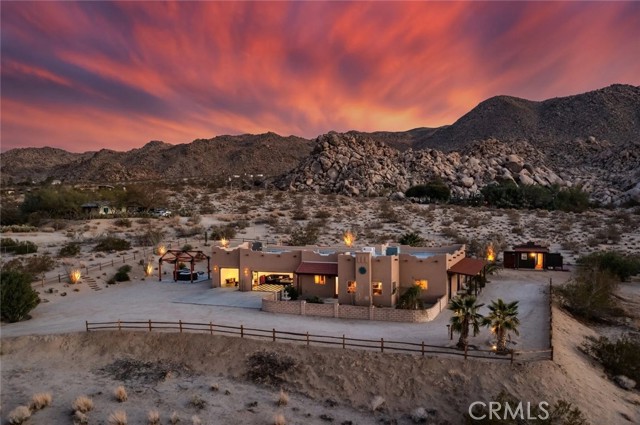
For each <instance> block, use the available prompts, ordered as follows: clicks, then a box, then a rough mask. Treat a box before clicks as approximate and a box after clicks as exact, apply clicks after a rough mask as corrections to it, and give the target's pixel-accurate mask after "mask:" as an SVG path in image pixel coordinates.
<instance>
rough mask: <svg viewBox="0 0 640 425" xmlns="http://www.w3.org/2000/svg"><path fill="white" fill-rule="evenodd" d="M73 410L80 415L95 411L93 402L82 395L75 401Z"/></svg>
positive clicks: (72, 406)
mask: <svg viewBox="0 0 640 425" xmlns="http://www.w3.org/2000/svg"><path fill="white" fill-rule="evenodd" d="M71 408H72V409H73V410H75V411H78V412H80V413H87V412H90V411H92V410H93V400H91V399H90V398H89V397H87V396H84V395H81V396H79V397H77V398H76V399H75V400H74V401H73V403H72V404H71Z"/></svg>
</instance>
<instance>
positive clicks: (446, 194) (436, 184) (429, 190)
mask: <svg viewBox="0 0 640 425" xmlns="http://www.w3.org/2000/svg"><path fill="white" fill-rule="evenodd" d="M405 196H406V197H407V198H418V199H420V200H421V201H424V200H429V201H442V202H447V201H448V200H449V198H451V190H450V189H449V187H448V186H447V185H446V184H445V183H444V182H443V181H442V180H432V181H430V182H428V183H426V184H419V185H416V186H412V187H410V188H409V189H407V191H406V192H405Z"/></svg>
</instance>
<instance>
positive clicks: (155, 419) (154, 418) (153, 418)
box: [147, 409, 160, 425]
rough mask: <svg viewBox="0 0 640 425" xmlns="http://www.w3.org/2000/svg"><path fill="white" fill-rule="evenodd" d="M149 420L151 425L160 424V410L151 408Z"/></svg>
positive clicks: (148, 415)
mask: <svg viewBox="0 0 640 425" xmlns="http://www.w3.org/2000/svg"><path fill="white" fill-rule="evenodd" d="M147 420H148V421H149V425H158V424H159V423H160V412H158V411H157V410H155V409H153V410H149V413H148V414H147Z"/></svg>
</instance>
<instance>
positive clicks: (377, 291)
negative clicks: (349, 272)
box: [371, 282, 382, 295]
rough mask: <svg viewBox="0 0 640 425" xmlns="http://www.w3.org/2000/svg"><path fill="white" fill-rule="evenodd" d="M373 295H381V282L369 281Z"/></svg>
mask: <svg viewBox="0 0 640 425" xmlns="http://www.w3.org/2000/svg"><path fill="white" fill-rule="evenodd" d="M371 287H372V289H373V295H382V282H371Z"/></svg>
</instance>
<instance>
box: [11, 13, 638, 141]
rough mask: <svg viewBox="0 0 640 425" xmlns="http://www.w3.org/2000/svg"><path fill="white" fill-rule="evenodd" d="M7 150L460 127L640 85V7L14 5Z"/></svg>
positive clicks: (309, 136) (314, 135) (310, 136)
mask: <svg viewBox="0 0 640 425" xmlns="http://www.w3.org/2000/svg"><path fill="white" fill-rule="evenodd" d="M0 7H1V13H2V22H1V24H2V29H1V36H2V41H1V42H2V52H1V54H2V69H1V73H2V86H1V90H2V91H1V100H2V104H1V107H2V110H1V112H2V121H1V125H2V127H1V131H2V133H1V136H2V140H1V148H2V150H3V151H5V150H7V149H11V148H15V147H29V146H54V147H60V148H64V149H67V150H70V151H76V152H78V151H87V150H97V149H100V148H110V149H115V150H128V149H132V148H137V147H140V146H142V145H144V144H145V143H147V142H148V141H150V140H163V141H165V142H169V143H187V142H190V141H192V140H193V139H196V138H210V137H214V136H216V135H221V134H242V133H262V132H267V131H274V132H276V133H278V134H281V135H290V134H295V135H299V136H303V137H308V138H312V137H316V136H317V135H319V134H322V133H326V132H328V131H330V130H336V131H347V130H351V129H356V130H362V131H374V130H408V129H411V128H415V127H435V126H440V125H444V124H451V123H453V122H454V121H456V120H457V119H458V118H460V117H461V116H462V115H463V114H465V113H466V112H468V111H469V110H470V109H472V108H473V107H474V106H476V105H477V104H478V103H479V102H481V101H482V100H484V99H486V98H488V97H491V96H494V95H499V94H507V95H513V96H518V97H524V98H528V99H532V100H542V99H546V98H550V97H557V96H567V95H571V94H577V93H582V92H585V91H589V90H594V89H598V88H602V87H604V86H607V85H610V84H613V83H625V84H633V85H640V3H638V2H621V3H595V2H585V3H583V2H569V3H558V2H544V3H539V2H526V3H523V2H519V3H505V2H490V3H466V2H446V3H415V2H413V3H373V2H358V3H350V2H344V3H342V2H341V3H337V2H331V3H329V2H302V3H293V2H278V3H271V2H260V3H250V2H182V3H170V2H89V1H87V2H38V3H36V2H33V3H31V2H9V1H2V3H1V5H0Z"/></svg>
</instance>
